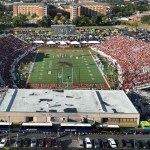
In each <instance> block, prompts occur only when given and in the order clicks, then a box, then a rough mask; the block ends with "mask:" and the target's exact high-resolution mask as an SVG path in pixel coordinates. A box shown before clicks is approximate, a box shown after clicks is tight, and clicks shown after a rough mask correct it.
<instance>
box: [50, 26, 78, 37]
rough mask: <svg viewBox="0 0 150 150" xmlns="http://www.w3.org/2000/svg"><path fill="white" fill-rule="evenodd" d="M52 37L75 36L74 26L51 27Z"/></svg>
mask: <svg viewBox="0 0 150 150" xmlns="http://www.w3.org/2000/svg"><path fill="white" fill-rule="evenodd" d="M51 33H52V35H60V34H61V35H71V34H75V25H51Z"/></svg>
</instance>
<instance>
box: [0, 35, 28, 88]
mask: <svg viewBox="0 0 150 150" xmlns="http://www.w3.org/2000/svg"><path fill="white" fill-rule="evenodd" d="M0 45H1V47H0V76H1V78H0V79H1V81H0V83H1V85H5V86H6V85H7V86H8V87H10V86H11V87H12V86H13V85H14V81H13V78H12V75H11V67H12V66H11V65H12V64H13V62H14V61H15V60H16V59H17V58H18V57H19V56H20V55H22V54H23V53H25V52H26V51H28V50H29V48H30V45H29V44H27V43H26V42H24V41H22V40H20V39H19V38H17V37H15V36H13V35H11V34H9V35H3V36H1V37H0Z"/></svg>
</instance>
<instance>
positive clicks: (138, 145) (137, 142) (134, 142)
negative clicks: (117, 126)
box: [132, 140, 141, 149]
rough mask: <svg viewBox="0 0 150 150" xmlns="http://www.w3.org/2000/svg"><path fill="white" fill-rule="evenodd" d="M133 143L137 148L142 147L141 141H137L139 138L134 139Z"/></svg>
mask: <svg viewBox="0 0 150 150" xmlns="http://www.w3.org/2000/svg"><path fill="white" fill-rule="evenodd" d="M132 145H133V147H134V148H136V149H140V148H141V145H140V143H139V141H137V140H132Z"/></svg>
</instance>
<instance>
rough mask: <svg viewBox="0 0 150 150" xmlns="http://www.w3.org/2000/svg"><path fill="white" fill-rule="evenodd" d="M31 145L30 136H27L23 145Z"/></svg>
mask: <svg viewBox="0 0 150 150" xmlns="http://www.w3.org/2000/svg"><path fill="white" fill-rule="evenodd" d="M29 145H30V139H29V138H25V139H24V140H23V147H29Z"/></svg>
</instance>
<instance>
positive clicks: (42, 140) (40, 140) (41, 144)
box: [38, 139, 45, 147]
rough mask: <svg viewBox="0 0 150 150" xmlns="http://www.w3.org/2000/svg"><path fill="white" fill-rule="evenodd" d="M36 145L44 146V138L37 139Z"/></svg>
mask: <svg viewBox="0 0 150 150" xmlns="http://www.w3.org/2000/svg"><path fill="white" fill-rule="evenodd" d="M38 146H39V147H44V146H45V140H44V139H39V140H38Z"/></svg>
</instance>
